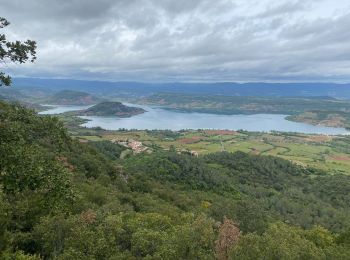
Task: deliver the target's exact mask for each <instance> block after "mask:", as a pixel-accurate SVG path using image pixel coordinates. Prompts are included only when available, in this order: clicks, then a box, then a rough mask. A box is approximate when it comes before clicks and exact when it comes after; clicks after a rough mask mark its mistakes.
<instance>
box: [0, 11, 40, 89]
mask: <svg viewBox="0 0 350 260" xmlns="http://www.w3.org/2000/svg"><path fill="white" fill-rule="evenodd" d="M8 25H10V23H9V22H8V21H7V20H6V19H5V18H2V17H0V29H3V28H5V27H7V26H8ZM35 50H36V42H35V41H31V40H26V41H25V42H20V41H15V42H11V41H8V40H7V39H6V36H5V34H0V62H1V63H2V64H6V63H7V62H12V63H25V62H27V61H29V62H34V61H35V59H36V51H35ZM3 85H5V86H9V85H11V77H10V76H9V75H6V74H5V73H4V72H2V71H0V86H3Z"/></svg>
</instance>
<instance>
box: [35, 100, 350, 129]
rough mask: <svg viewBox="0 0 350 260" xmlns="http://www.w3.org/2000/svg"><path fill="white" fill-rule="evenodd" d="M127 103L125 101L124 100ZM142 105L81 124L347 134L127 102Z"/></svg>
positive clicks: (278, 120) (272, 117) (270, 117)
mask: <svg viewBox="0 0 350 260" xmlns="http://www.w3.org/2000/svg"><path fill="white" fill-rule="evenodd" d="M125 104H127V103H125ZM127 105H131V106H137V107H142V108H143V109H145V110H146V111H147V112H146V113H144V114H141V115H136V116H133V117H130V118H118V117H102V116H82V118H85V119H88V120H90V121H88V122H87V123H85V124H83V125H82V126H85V127H101V128H103V129H107V130H118V129H120V128H125V129H140V130H144V129H149V130H153V129H159V130H165V129H170V130H181V129H227V130H239V129H243V130H247V131H258V132H270V131H281V132H298V133H306V134H326V135H338V134H349V133H350V132H349V131H347V130H346V129H344V128H334V127H324V126H318V125H317V126H314V125H310V124H305V123H298V122H292V121H288V120H286V119H285V117H286V115H276V114H254V115H216V114H205V113H187V112H177V111H171V110H166V109H162V108H160V107H150V106H142V105H134V104H127ZM87 107H88V106H53V108H52V109H50V110H47V111H43V112H41V114H59V113H63V112H67V111H74V110H81V109H86V108H87Z"/></svg>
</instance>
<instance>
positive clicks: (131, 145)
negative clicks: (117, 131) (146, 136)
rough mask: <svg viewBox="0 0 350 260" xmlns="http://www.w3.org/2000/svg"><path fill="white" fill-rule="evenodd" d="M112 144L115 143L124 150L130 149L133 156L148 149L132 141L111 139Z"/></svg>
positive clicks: (138, 142)
mask: <svg viewBox="0 0 350 260" xmlns="http://www.w3.org/2000/svg"><path fill="white" fill-rule="evenodd" d="M112 143H117V144H119V145H122V146H124V147H126V148H130V149H131V150H132V151H133V152H134V153H135V154H136V153H142V152H145V151H147V150H148V149H149V148H148V147H146V146H144V145H143V144H142V143H141V142H140V141H135V140H133V139H124V140H121V139H119V140H118V139H113V140H112Z"/></svg>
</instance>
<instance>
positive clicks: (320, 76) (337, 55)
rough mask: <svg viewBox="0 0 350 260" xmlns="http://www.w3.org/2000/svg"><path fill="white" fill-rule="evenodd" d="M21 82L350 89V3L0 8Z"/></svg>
mask: <svg viewBox="0 0 350 260" xmlns="http://www.w3.org/2000/svg"><path fill="white" fill-rule="evenodd" d="M1 16H3V17H5V18H7V19H8V20H9V21H10V22H11V25H10V26H9V27H8V28H6V29H2V30H1V31H3V32H5V33H6V34H7V35H8V38H9V39H21V40H25V39H27V38H29V39H33V40H36V41H37V43H38V54H37V56H38V60H37V62H36V63H35V64H31V65H24V66H23V65H15V66H8V67H7V68H6V71H7V72H10V73H12V74H13V75H15V76H30V77H56V78H76V79H100V80H113V81H123V80H132V81H239V82H245V81H288V82H291V81H293V82H294V81H337V82H350V1H349V0H295V1H293V0H0V17H1Z"/></svg>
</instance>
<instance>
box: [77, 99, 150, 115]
mask: <svg viewBox="0 0 350 260" xmlns="http://www.w3.org/2000/svg"><path fill="white" fill-rule="evenodd" d="M145 112H146V110H144V109H142V108H139V107H129V106H126V105H124V104H122V103H121V102H102V103H99V104H97V105H94V106H92V107H89V108H87V109H85V110H79V111H74V112H70V113H73V114H74V115H79V116H117V117H131V116H135V115H139V114H143V113H145Z"/></svg>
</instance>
